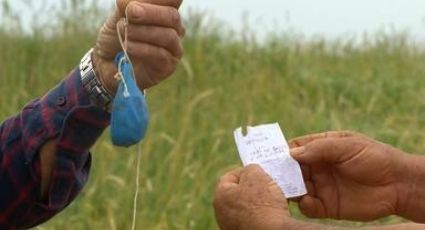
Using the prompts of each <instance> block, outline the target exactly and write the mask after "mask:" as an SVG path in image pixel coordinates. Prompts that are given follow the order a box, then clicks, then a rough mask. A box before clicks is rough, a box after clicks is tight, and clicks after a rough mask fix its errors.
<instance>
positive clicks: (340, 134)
mask: <svg viewBox="0 0 425 230" xmlns="http://www.w3.org/2000/svg"><path fill="white" fill-rule="evenodd" d="M355 135H358V134H357V133H355V132H352V131H329V132H324V133H316V134H310V135H306V136H302V137H298V138H295V139H292V140H290V141H289V146H290V147H291V148H296V147H301V146H305V145H307V144H308V143H310V142H312V141H316V140H319V139H325V138H345V137H352V136H355Z"/></svg>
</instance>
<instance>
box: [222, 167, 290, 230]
mask: <svg viewBox="0 0 425 230" xmlns="http://www.w3.org/2000/svg"><path fill="white" fill-rule="evenodd" d="M214 209H215V215H216V219H217V222H218V225H219V226H220V229H222V230H227V229H230V230H233V229H244V230H249V229H268V230H272V229H287V228H284V226H285V223H286V222H288V221H290V219H291V218H290V214H289V209H288V203H287V201H286V199H285V197H284V195H283V193H282V190H281V189H280V188H279V186H278V185H277V184H276V183H275V182H273V181H272V179H271V178H270V177H269V176H268V175H267V174H266V173H265V172H264V171H263V170H262V169H261V168H260V167H259V166H256V165H251V166H248V167H246V168H244V169H237V170H234V171H231V172H229V173H227V174H225V175H224V176H223V177H222V178H221V179H220V182H219V183H218V185H217V188H216V192H215V198H214Z"/></svg>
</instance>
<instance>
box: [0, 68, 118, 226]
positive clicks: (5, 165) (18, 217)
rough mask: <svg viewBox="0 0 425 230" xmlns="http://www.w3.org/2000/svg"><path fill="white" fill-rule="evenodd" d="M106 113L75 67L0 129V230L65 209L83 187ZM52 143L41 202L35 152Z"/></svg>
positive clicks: (31, 222)
mask: <svg viewBox="0 0 425 230" xmlns="http://www.w3.org/2000/svg"><path fill="white" fill-rule="evenodd" d="M109 120H110V115H109V113H107V112H105V111H104V110H102V109H101V108H98V107H96V106H93V105H92V104H91V103H90V100H89V97H88V95H87V93H86V92H85V89H84V87H83V85H82V83H81V80H80V73H79V71H78V68H77V69H76V70H74V71H73V72H72V73H71V74H70V75H69V76H68V77H67V78H66V79H65V80H63V81H62V82H61V83H60V84H59V85H58V86H56V87H55V88H54V89H52V90H51V91H50V92H48V93H47V94H46V95H45V96H44V97H42V98H41V99H38V100H34V101H32V102H30V103H29V104H28V105H26V106H25V108H24V109H23V110H22V111H21V112H20V113H19V114H18V115H16V116H14V117H11V118H9V119H7V120H6V121H4V122H3V123H2V124H1V125H0V229H25V228H30V227H33V226H36V225H38V224H40V223H42V222H44V221H46V220H48V219H50V218H51V217H53V216H54V215H55V214H57V213H58V212H60V211H61V210H63V209H64V208H65V207H66V206H68V205H69V204H70V203H71V201H72V200H73V199H74V198H75V197H76V195H77V194H78V193H79V192H80V191H81V189H82V188H83V186H84V185H85V184H86V182H87V179H88V174H89V171H90V165H91V155H90V153H89V149H90V148H91V147H92V146H93V145H94V143H95V142H96V140H97V139H98V138H99V136H100V135H101V134H102V132H103V131H104V129H105V128H106V127H107V126H108V125H109ZM52 139H56V140H57V149H56V153H55V164H54V168H53V173H52V180H51V184H50V185H49V186H50V187H49V191H48V197H47V199H46V200H40V190H41V188H40V185H41V183H40V181H41V176H40V175H41V165H40V157H39V156H38V151H39V150H40V148H41V146H42V145H43V144H44V143H46V141H48V140H52Z"/></svg>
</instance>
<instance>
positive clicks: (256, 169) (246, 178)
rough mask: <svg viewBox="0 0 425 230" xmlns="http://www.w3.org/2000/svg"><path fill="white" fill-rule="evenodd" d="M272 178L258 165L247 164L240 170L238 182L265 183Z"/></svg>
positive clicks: (243, 183)
mask: <svg viewBox="0 0 425 230" xmlns="http://www.w3.org/2000/svg"><path fill="white" fill-rule="evenodd" d="M271 181H272V178H271V177H270V176H269V175H268V174H267V173H266V172H265V171H264V170H263V169H262V168H261V166H259V165H248V166H247V167H245V168H244V169H243V170H242V173H241V177H240V181H239V183H240V184H241V185H246V184H248V185H250V184H252V183H255V184H267V183H270V182H271Z"/></svg>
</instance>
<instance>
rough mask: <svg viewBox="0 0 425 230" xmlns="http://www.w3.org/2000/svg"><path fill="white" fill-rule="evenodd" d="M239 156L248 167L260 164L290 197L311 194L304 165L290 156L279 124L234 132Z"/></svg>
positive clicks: (240, 129)
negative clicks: (306, 184)
mask: <svg viewBox="0 0 425 230" xmlns="http://www.w3.org/2000/svg"><path fill="white" fill-rule="evenodd" d="M234 137H235V141H236V145H237V148H238V151H239V156H240V158H241V160H242V163H243V165H244V166H246V165H249V164H258V165H260V166H261V167H262V168H263V169H264V171H265V172H266V173H268V174H269V175H270V176H271V177H272V178H273V180H274V181H275V182H276V183H277V184H278V185H279V187H280V188H281V189H282V191H283V193H284V194H285V196H286V197H287V198H294V197H299V196H302V195H305V194H307V189H306V187H305V184H304V180H303V177H302V172H301V168H300V165H299V164H298V162H297V161H295V160H294V159H293V158H292V157H291V155H290V154H289V146H288V143H287V141H286V139H285V136H284V135H283V133H282V130H281V129H280V126H279V124H277V123H275V124H268V125H260V126H256V127H250V126H248V127H247V134H246V135H244V134H243V133H242V128H238V129H236V130H235V131H234Z"/></svg>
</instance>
